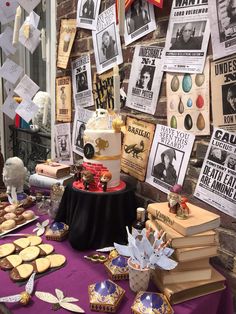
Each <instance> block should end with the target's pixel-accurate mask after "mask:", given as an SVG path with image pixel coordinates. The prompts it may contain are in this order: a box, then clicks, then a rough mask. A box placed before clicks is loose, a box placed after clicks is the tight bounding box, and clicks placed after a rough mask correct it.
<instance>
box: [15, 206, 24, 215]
mask: <svg viewBox="0 0 236 314" xmlns="http://www.w3.org/2000/svg"><path fill="white" fill-rule="evenodd" d="M24 211H25V210H24V208H22V207H18V208H17V209H16V210H15V214H16V215H22V213H23V212H24Z"/></svg>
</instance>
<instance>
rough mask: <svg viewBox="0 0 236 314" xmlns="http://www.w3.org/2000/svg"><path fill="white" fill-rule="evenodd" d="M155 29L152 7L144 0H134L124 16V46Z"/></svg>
mask: <svg viewBox="0 0 236 314" xmlns="http://www.w3.org/2000/svg"><path fill="white" fill-rule="evenodd" d="M155 29H156V22H155V16H154V8H153V5H152V4H150V3H148V1H146V0H135V1H134V2H133V3H132V4H131V6H130V8H129V9H128V11H127V12H126V14H125V34H124V39H125V45H128V44H130V43H132V42H133V41H135V40H137V39H138V38H141V37H143V36H144V35H146V34H148V33H150V32H152V31H153V30H155Z"/></svg>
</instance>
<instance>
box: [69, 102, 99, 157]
mask: <svg viewBox="0 0 236 314" xmlns="http://www.w3.org/2000/svg"><path fill="white" fill-rule="evenodd" d="M93 112H94V111H90V110H87V109H84V108H79V107H77V108H76V110H75V116H74V124H73V135H72V149H73V152H75V153H76V154H78V155H80V156H84V131H85V129H86V123H87V122H88V120H89V119H90V118H91V117H92V115H93Z"/></svg>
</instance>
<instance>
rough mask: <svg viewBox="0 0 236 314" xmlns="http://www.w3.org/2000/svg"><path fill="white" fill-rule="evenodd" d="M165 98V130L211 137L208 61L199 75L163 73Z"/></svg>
mask: <svg viewBox="0 0 236 314" xmlns="http://www.w3.org/2000/svg"><path fill="white" fill-rule="evenodd" d="M212 86H214V85H212ZM166 95H167V121H168V126H170V127H172V128H175V129H179V130H183V131H187V132H191V133H193V134H195V135H209V134H210V105H209V59H208V58H207V60H206V64H205V67H204V72H203V73H201V74H200V73H198V74H189V73H185V74H182V73H166Z"/></svg>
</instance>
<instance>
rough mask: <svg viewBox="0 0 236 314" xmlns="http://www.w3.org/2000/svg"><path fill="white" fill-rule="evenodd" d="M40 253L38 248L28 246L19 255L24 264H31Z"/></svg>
mask: <svg viewBox="0 0 236 314" xmlns="http://www.w3.org/2000/svg"><path fill="white" fill-rule="evenodd" d="M39 252H40V249H39V248H38V247H37V246H28V247H27V248H25V249H23V250H22V251H20V253H19V255H20V256H21V258H22V260H23V261H24V262H30V261H32V260H34V259H36V258H37V257H38V256H39Z"/></svg>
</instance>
